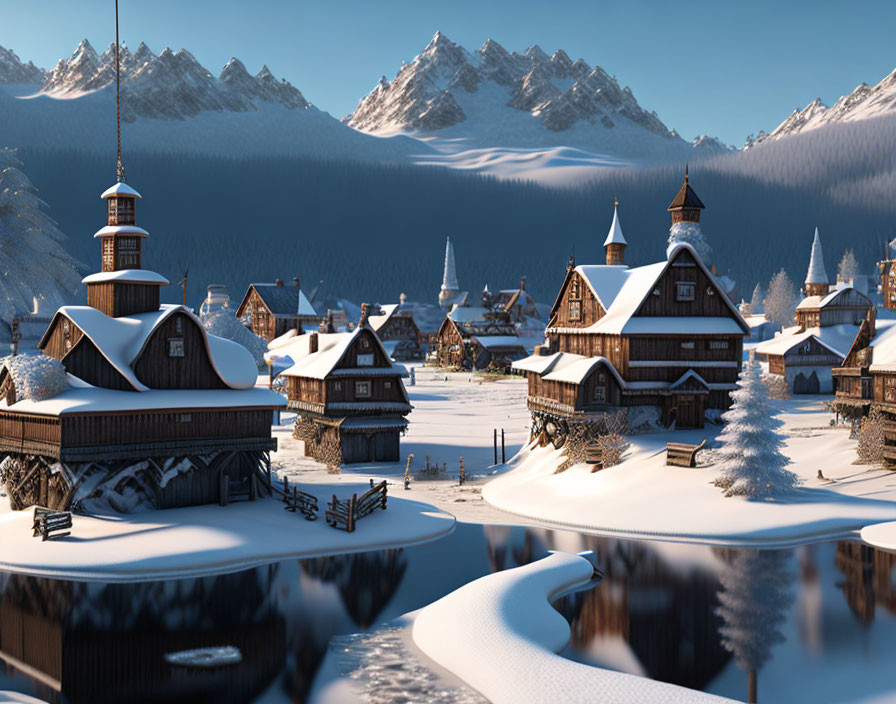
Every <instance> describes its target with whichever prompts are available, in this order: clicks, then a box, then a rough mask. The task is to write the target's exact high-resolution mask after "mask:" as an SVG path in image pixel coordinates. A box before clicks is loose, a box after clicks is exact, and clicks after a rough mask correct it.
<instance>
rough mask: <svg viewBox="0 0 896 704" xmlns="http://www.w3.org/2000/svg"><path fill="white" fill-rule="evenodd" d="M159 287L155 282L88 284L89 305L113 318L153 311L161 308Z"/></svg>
mask: <svg viewBox="0 0 896 704" xmlns="http://www.w3.org/2000/svg"><path fill="white" fill-rule="evenodd" d="M159 289H160V286H158V285H155V284H132V283H122V282H105V283H97V284H87V305H89V306H91V307H92V308H96V309H97V310H98V311H101V312H103V313H105V314H106V315H109V316H111V317H113V318H117V317H121V316H123V315H138V314H140V313H151V312H153V311H157V310H158V309H159Z"/></svg>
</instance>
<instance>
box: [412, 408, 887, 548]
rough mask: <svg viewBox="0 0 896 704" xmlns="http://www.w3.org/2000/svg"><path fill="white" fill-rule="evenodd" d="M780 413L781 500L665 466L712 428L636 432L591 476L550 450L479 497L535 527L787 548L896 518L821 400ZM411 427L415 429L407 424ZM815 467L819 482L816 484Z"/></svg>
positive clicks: (705, 469) (523, 459)
mask: <svg viewBox="0 0 896 704" xmlns="http://www.w3.org/2000/svg"><path fill="white" fill-rule="evenodd" d="M770 405H772V406H774V407H777V408H779V409H780V410H781V418H782V420H784V426H783V428H782V431H783V433H784V434H785V443H784V447H783V449H782V452H783V453H784V455H786V456H787V457H789V458H790V460H791V464H790V465H788V469H790V470H791V471H793V472H794V473H796V474H797V475H798V476H799V477H800V479H801V480H802V482H803V485H802V488H800V489H798V490H796V491H794V492H793V494H792V495H791V496H790V497H788V498H786V499H782V500H780V501H752V500H749V499H746V498H743V497H730V498H726V497H725V496H724V495H723V493H722V492H721V491H720V490H719V489H718V488H716V487H714V486H713V485H712V482H713V481H714V480H715V479H716V477H717V476H718V470H717V469H716V468H715V467H713V466H705V465H703V463H708V462H710V461H711V460H712V455H711V454H708V453H701V455H699V456H698V460H699V461H700V463H701V465H703V466H699V467H697V468H695V469H690V468H681V467H668V466H666V464H665V447H666V443H667V442H684V443H694V444H698V443H699V442H700V441H701V440H703V439H706V440H707V441H708V443H709V446H710V447H712V446H713V444H714V443H715V436H716V434H717V433H718V432H719V429H718V428H709V427H707V428H705V429H703V430H679V431H674V432H666V433H651V434H645V435H637V436H634V437H632V438H631V441H632V446H631V449H630V451H629V453H628V455H627V456H626V459H625V461H624V462H622V463H621V464H619V465H617V466H615V467H611V468H609V469H605V470H602V471H600V472H596V473H594V474H592V473H591V467H590V465H574V466H573V467H571V468H569V469H567V470H566V471H565V472H563V473H561V474H555V470H556V468H557V466H558V465H559V464H560V463H562V462H563V461H564V460H565V459H566V456H565V454H564V452H563V451H562V450H554V449H553V447H551V446H548V447H545V448H535V449H532V450H529V451H524V452H522V453H520V455H519V456H517V457H516V458H514V460H512V461H511V462H510V463H509V464H510V466H511V471H509V472H507V473H505V474H503V475H501V476H498V477H496V478H495V479H493V480H492V481H491V482H489V483H488V484H486V485H485V487H483V490H482V497H483V498H484V499H485V500H486V501H488V502H489V503H490V504H491V505H493V506H494V507H495V508H498V509H501V510H503V511H507V512H509V513H513V514H516V515H518V516H523V517H525V518H527V519H529V520H533V521H537V522H539V523H542V524H550V525H553V526H557V527H562V528H572V529H576V530H583V531H587V532H593V533H600V534H603V535H616V536H625V537H649V538H657V539H666V540H677V541H698V542H707V543H712V544H719V545H743V546H769V547H771V546H788V545H795V544H801V543H804V542H808V541H812V540H821V539H826V538H836V537H841V536H846V535H848V534H851V533H852V532H853V531H856V530H859V529H861V528H862V527H863V526H866V525H869V524H871V523H878V522H881V521H894V520H896V488H894V486H893V485H892V475H891V474H890V473H889V472H887V471H886V470H882V469H880V468H878V467H867V466H866V467H857V466H856V465H854V464H853V462H854V460H855V441H854V440H850V439H849V432H848V430H847V429H845V428H830V427H829V426H828V421H829V418H830V414H829V413H828V412H826V411H825V410H824V409H823V408H822V407H821V404H820V402H819V400H807V399H806V398H805V397H803V398H802V399H795V400H787V401H775V402H773V403H772V404H770ZM412 425H413V424H412ZM819 470H820V471H821V472H822V475H823V477H824V478H822V479H819V478H818V472H819Z"/></svg>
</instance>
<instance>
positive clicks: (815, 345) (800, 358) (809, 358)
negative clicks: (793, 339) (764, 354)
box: [784, 337, 842, 365]
mask: <svg viewBox="0 0 896 704" xmlns="http://www.w3.org/2000/svg"><path fill="white" fill-rule="evenodd" d="M841 359H842V357H841V356H840V355H839V354H837V353H836V352H834V351H833V350H831V349H830V348H828V347H825V346H824V345H822V344H821V343H820V342H819V341H818V340H817V339H816V338H815V337H809V338H808V339H806V340H803V341H802V342H800V343H799V344H796V345H794V346H793V347H791V348H790V349H789V350H787V352H786V354H785V355H784V360H785V363H790V364H793V363H803V364H808V363H813V364H824V365H826V364H837V365H839V364H840V361H841Z"/></svg>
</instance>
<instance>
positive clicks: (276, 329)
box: [236, 279, 319, 342]
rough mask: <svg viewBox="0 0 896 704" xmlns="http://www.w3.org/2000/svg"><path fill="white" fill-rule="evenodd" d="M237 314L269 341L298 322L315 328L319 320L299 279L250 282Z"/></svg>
mask: <svg viewBox="0 0 896 704" xmlns="http://www.w3.org/2000/svg"><path fill="white" fill-rule="evenodd" d="M236 317H237V318H239V319H240V320H242V321H243V322H244V324H245V325H246V326H247V327H249V328H250V329H251V330H252V332H254V333H255V334H256V335H258V336H259V337H261V338H264V339H265V340H267V341H268V342H270V341H271V340H273V339H274V338H275V337H280V336H281V335H283V334H284V333H285V332H286V331H287V330H293V329H295V328H296V327H298V326H300V325H301V326H310V327H312V328H316V327H317V323H318V320H319V316H318V315H317V312H316V311H315V310H314V306H312V305H311V302H310V301H309V300H308V298H307V297H306V296H305V294H304V293H303V292H302V287H301V286H300V285H299V280H298V279H293V283H292V284H291V285H286V284H284V283H283V282H282V281H281V280H280V279H277V280H276V281H275V282H274V283H272V284H250V285H249V289H248V290H247V291H246V295H245V296H243V300H242V301H241V302H240V305H239V307H238V308H237V310H236Z"/></svg>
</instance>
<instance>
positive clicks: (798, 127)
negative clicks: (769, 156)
mask: <svg viewBox="0 0 896 704" xmlns="http://www.w3.org/2000/svg"><path fill="white" fill-rule="evenodd" d="M894 113H896V69H894V70H893V71H892V72H890V74H889V75H887V76H886V77H885V78H884V79H883V80H882V81H880V83H878V84H877V85H875V86H869V85H868V84H867V83H862V84H861V85H860V86H859V87H858V88H856V89H855V90H854V91H853V92H852V93H848V94H846V95H841V96H840V98H838V99H837V101H836V102H835V103H834V104H833V105H832V106H830V107H828V106H827V105H825V104H824V102H823V101H822V100H821V98H816V99H815V100H813V101H812V102H811V103H809V104H808V105H807V106H806V107H804V108H803V109H802V110H800V109H797V110H794V111H793V112H792V113H790V115H788V117H787V119H786V120H784V122H782V123H781V124H780V125H778V126H777V127H776V128H775V129H774V130H772V131H771V132H768V133H767V132H764V131H760V132H759V134H758V135H756V136H755V137H754V136H753V135H750V136H749V137H747V141H746V144H745V145H744V148H745V149H749V148H750V147H753V146H756V145H757V144H761V143H763V142H770V141H775V140H777V139H781V138H783V137H787V136H790V135H793V134H798V133H800V132H807V131H810V130H815V129H818V128H819V127H824V126H825V125H830V124H835V123H840V122H855V121H858V120H867V119H869V118H873V117H880V116H882V115H887V114H894Z"/></svg>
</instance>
